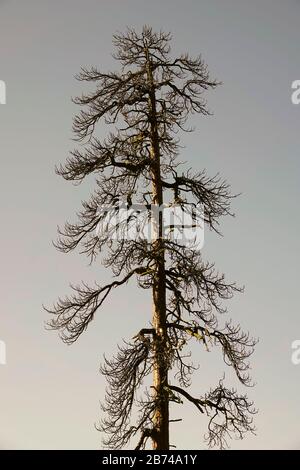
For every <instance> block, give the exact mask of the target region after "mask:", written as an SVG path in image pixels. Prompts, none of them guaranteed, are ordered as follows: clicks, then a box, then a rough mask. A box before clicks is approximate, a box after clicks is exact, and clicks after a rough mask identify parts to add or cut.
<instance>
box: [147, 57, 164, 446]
mask: <svg viewBox="0 0 300 470" xmlns="http://www.w3.org/2000/svg"><path fill="white" fill-rule="evenodd" d="M146 55H147V79H148V84H149V87H150V92H149V111H150V113H149V114H150V122H151V159H152V165H151V178H152V204H153V205H154V206H155V207H156V208H159V207H160V206H162V204H163V190H162V183H161V172H160V149H159V136H158V129H157V115H156V99H155V87H154V80H153V72H152V67H151V62H150V59H149V55H148V54H147V51H146ZM157 215H158V217H157V220H156V222H157V223H156V224H155V225H156V232H157V233H156V236H155V239H154V241H153V250H154V252H155V253H156V273H155V277H154V283H153V291H152V295H153V320H152V321H153V328H154V329H155V336H154V374H153V387H154V399H155V400H156V409H155V414H154V419H153V425H154V432H153V435H152V442H153V449H157V450H167V449H169V397H168V388H167V386H168V369H169V366H168V357H167V328H166V273H165V254H164V246H163V239H162V236H163V233H162V228H163V227H162V212H161V211H159V212H158V214H157V212H156V214H155V217H156V216H157Z"/></svg>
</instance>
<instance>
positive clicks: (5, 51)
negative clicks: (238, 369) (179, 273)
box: [0, 0, 300, 449]
mask: <svg viewBox="0 0 300 470" xmlns="http://www.w3.org/2000/svg"><path fill="white" fill-rule="evenodd" d="M299 22H300V1H298V0H297V1H296V0H287V1H285V2H283V1H279V0H252V1H251V2H249V1H246V0H242V1H240V0H209V1H208V0H207V1H204V0H201V1H199V0H198V1H196V0H194V1H191V0H186V1H184V2H182V1H179V0H175V1H174V0H172V1H171V0H167V1H166V0H165V1H161V0H160V1H157V0H152V1H151V2H148V1H145V0H143V1H141V0H139V1H137V0H134V1H133V0H127V1H124V0H122V1H121V0H119V1H117V0H112V1H108V0H107V1H96V0H86V1H85V2H82V1H79V0H72V1H71V0H63V1H60V2H53V1H50V0H42V1H38V0H27V1H26V2H24V1H21V0H19V1H17V0H6V1H0V80H4V81H5V82H6V85H7V104H6V105H0V136H1V141H0V142H1V147H0V152H1V173H0V180H1V186H0V187H1V199H0V206H1V217H2V224H1V227H2V230H1V245H0V250H1V313H0V340H3V341H5V342H6V347H7V365H5V366H3V365H0V446H2V448H5V449H30V448H33V449H38V448H44V449H47V448H49V449H54V448H57V449H58V448H62V449H64V448H70V449H76V448H87V449H89V448H91V449H93V448H98V447H99V445H100V435H99V433H98V432H96V431H95V429H94V423H96V422H97V420H98V418H99V416H100V408H99V400H100V399H101V398H103V396H104V388H105V382H104V380H103V378H102V377H101V376H100V375H99V374H98V368H99V363H100V362H101V358H102V355H103V353H104V352H106V353H108V354H110V353H112V352H113V351H114V350H115V347H116V343H117V342H120V341H121V339H122V338H123V337H124V338H126V337H129V338H130V337H132V336H133V335H134V334H135V333H136V332H137V331H138V330H139V329H140V328H141V327H142V326H144V325H145V324H146V323H147V321H148V319H149V317H150V308H151V307H150V297H149V294H148V293H147V292H144V291H142V292H140V291H139V290H138V289H136V286H135V285H134V284H132V285H130V287H128V288H121V289H120V290H119V291H118V293H117V294H116V295H114V296H112V297H111V299H110V300H109V301H108V302H107V303H106V305H105V307H104V308H103V309H102V311H101V312H100V311H99V312H98V314H97V318H96V319H95V321H94V322H93V323H92V324H91V325H90V328H89V329H88V331H87V332H86V333H85V334H84V335H83V336H82V337H81V339H80V340H79V341H78V343H77V344H75V345H74V346H72V347H67V346H65V345H64V344H63V343H62V342H61V341H60V340H59V339H58V336H57V334H56V333H55V332H47V331H45V329H44V322H45V320H46V319H47V315H46V314H45V312H44V311H43V310H42V308H41V304H42V303H45V304H48V305H49V304H51V303H52V301H54V300H55V299H56V298H57V296H58V295H59V294H61V295H64V294H65V293H67V292H68V284H69V282H70V281H73V282H77V281H80V280H81V279H84V280H86V281H93V280H94V279H97V280H98V281H103V282H105V281H108V280H109V279H110V272H108V271H105V270H104V269H102V268H101V267H99V266H94V267H92V268H90V267H89V266H88V262H87V260H86V259H85V258H84V257H82V256H80V255H77V254H71V255H68V256H67V255H62V254H60V253H58V252H56V251H55V249H54V248H53V247H52V245H51V240H52V239H55V236H56V226H57V224H62V223H63V222H64V220H65V219H72V217H73V216H74V213H75V211H76V210H77V209H78V208H79V207H80V202H81V200H82V199H85V198H86V197H87V196H88V195H89V194H90V192H91V191H92V188H93V179H92V178H91V179H89V180H88V181H86V182H85V183H84V184H83V185H81V186H79V187H74V186H72V184H68V183H67V182H65V181H64V180H63V179H61V178H59V177H57V176H56V175H55V174H54V166H55V164H56V163H58V162H63V161H64V160H65V158H66V157H67V155H68V151H69V150H71V149H72V148H73V145H74V143H73V142H72V141H71V140H70V139H71V137H72V134H71V123H72V117H73V114H74V112H75V111H76V109H77V108H76V107H75V106H74V105H73V104H72V103H71V101H70V97H71V96H76V95H77V94H80V93H81V91H82V86H83V84H80V83H78V82H76V81H75V80H74V78H73V77H74V75H75V74H76V73H77V72H78V70H79V68H80V67H81V66H82V65H87V66H89V65H96V66H98V67H100V68H101V69H102V70H104V71H105V70H107V69H115V68H116V67H118V64H115V63H114V62H113V59H112V57H111V52H112V45H111V38H112V34H113V33H114V32H115V31H117V30H119V31H122V30H124V29H125V27H126V26H127V25H128V26H131V27H136V28H141V27H142V25H143V24H144V23H147V24H149V25H151V26H152V27H153V28H154V29H163V30H165V31H171V32H172V33H173V37H174V39H173V53H174V54H176V53H180V52H185V51H189V52H190V53H191V54H192V55H193V54H194V55H197V54H198V53H202V55H203V57H204V59H205V60H206V62H207V63H208V66H209V69H210V71H211V74H212V76H215V77H216V78H218V79H219V80H221V81H222V82H223V85H222V87H219V88H218V89H217V90H216V91H214V92H210V93H209V95H208V100H209V107H210V108H211V109H212V110H213V111H214V116H213V117H211V118H201V117H199V118H197V119H196V120H195V125H196V132H194V134H192V135H186V136H185V137H184V143H185V144H186V149H185V150H184V157H185V159H188V160H189V163H190V166H193V167H194V168H195V169H198V170H201V169H202V168H206V169H207V171H208V173H209V174H211V175H213V174H215V173H216V172H220V173H221V175H222V176H224V177H226V178H227V179H228V181H229V182H230V183H231V184H232V187H233V190H234V192H242V195H241V196H240V197H239V198H238V199H237V200H235V203H234V210H235V212H236V218H235V219H230V220H224V221H223V225H222V228H223V234H224V238H217V237H215V236H208V237H207V238H206V244H205V249H204V252H205V256H207V258H208V259H210V260H215V261H216V264H217V266H218V267H219V268H220V270H222V271H224V272H225V273H226V274H227V277H228V279H233V280H237V281H238V282H240V283H241V284H245V286H246V290H245V294H244V295H239V296H237V297H236V298H235V299H234V300H232V301H231V302H230V303H229V304H228V307H229V314H228V316H230V317H232V318H233V319H234V320H235V321H237V322H241V324H242V326H243V328H244V329H246V330H250V332H251V333H252V334H253V335H254V336H256V337H259V338H260V343H259V345H258V346H257V348H256V353H255V355H254V356H253V359H252V366H253V378H254V380H255V382H256V383H257V385H256V387H255V388H253V389H250V390H248V393H249V396H250V397H251V398H252V399H254V400H255V402H256V405H257V407H258V408H259V414H258V415H257V418H256V425H257V428H258V431H257V436H248V437H246V438H245V439H244V440H243V441H232V442H231V448H233V449H247V448H268V449H278V448H292V449H295V448H300V435H299V422H300V406H299V395H300V365H298V366H296V365H293V364H292V362H291V353H292V350H291V343H292V341H293V340H295V339H300V317H299V286H298V280H299V275H298V266H299V247H298V238H299V235H298V234H299V225H300V223H299V209H298V200H299V195H300V189H299V187H300V186H299V170H300V164H299V157H298V152H299V121H300V105H298V106H296V105H293V104H292V103H291V98H290V96H291V83H292V81H294V80H296V79H300V56H299V43H300V29H299ZM147 307H148V308H147ZM193 353H194V355H195V357H197V359H198V358H199V362H200V365H201V367H200V370H199V371H198V373H197V374H196V375H195V376H194V382H193V387H192V390H193V391H194V392H195V394H197V391H199V392H200V393H202V392H203V391H205V388H206V387H207V386H210V385H215V384H216V383H217V381H218V379H219V377H220V376H221V375H222V373H223V371H224V370H225V371H226V377H227V383H229V384H231V383H232V384H234V385H235V384H236V382H235V380H234V378H233V376H232V374H231V372H230V370H228V368H226V367H225V366H224V365H223V364H222V362H221V359H220V360H217V355H215V354H214V353H212V352H211V353H206V352H205V351H204V350H202V349H201V348H200V346H199V347H198V348H195V349H194V350H193ZM239 389H240V390H241V391H242V388H241V387H239ZM180 416H183V417H184V421H183V423H181V424H173V425H172V431H171V441H172V443H173V444H176V445H177V446H178V448H193V449H197V448H202V447H203V440H202V435H203V433H204V431H205V421H204V420H203V419H202V417H201V416H197V415H196V413H195V410H194V409H193V408H192V407H190V406H189V405H186V407H185V408H184V409H182V408H180V407H177V408H176V410H174V415H173V417H174V418H176V417H180Z"/></svg>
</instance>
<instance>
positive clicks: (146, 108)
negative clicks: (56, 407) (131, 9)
mask: <svg viewBox="0 0 300 470" xmlns="http://www.w3.org/2000/svg"><path fill="white" fill-rule="evenodd" d="M170 39H171V36H170V34H165V33H164V32H160V33H155V32H153V31H152V29H151V28H150V27H147V26H145V27H144V28H143V30H142V33H141V34H138V33H137V32H135V31H134V30H131V29H128V30H127V32H126V33H125V34H117V35H115V36H114V44H115V46H116V53H115V55H114V57H115V59H116V60H118V61H119V62H120V63H121V70H120V72H108V73H103V72H100V71H98V69H96V68H93V67H92V68H91V69H85V68H83V69H82V70H81V72H80V74H79V76H78V77H77V78H78V80H80V81H86V82H92V84H94V85H95V89H94V91H92V92H90V93H87V94H84V95H82V96H81V97H79V98H76V99H75V100H74V101H75V103H77V104H79V105H80V106H82V109H81V111H80V112H79V114H78V115H77V116H76V117H75V119H74V125H73V129H74V133H75V136H76V139H78V141H83V142H84V146H80V148H79V149H76V150H74V151H73V152H71V156H70V157H69V158H68V159H67V161H66V163H65V164H64V165H62V166H60V167H59V168H57V173H58V174H59V175H61V176H62V177H63V178H65V179H66V180H71V181H77V182H81V181H82V180H83V179H84V178H85V177H86V176H87V175H89V174H91V173H94V174H95V175H96V177H97V179H96V185H97V186H96V189H95V192H94V194H93V195H92V197H91V199H90V200H88V201H86V202H84V203H83V207H82V210H81V211H80V213H79V214H78V221H77V222H76V223H75V224H72V223H66V225H65V227H64V229H63V230H59V239H58V242H57V247H58V249H59V250H61V251H63V252H70V251H72V250H74V249H76V248H77V247H79V246H80V247H81V251H82V252H83V253H85V254H86V255H87V256H88V257H89V258H90V260H91V262H92V261H94V260H95V258H96V257H97V256H99V254H101V255H102V254H103V251H104V249H105V256H104V257H103V258H102V260H103V263H104V265H105V266H106V267H110V268H111V269H112V272H113V275H114V280H113V281H112V282H111V283H108V284H106V285H102V284H101V285H99V284H96V285H95V286H93V287H90V286H88V285H87V284H85V283H83V284H82V285H78V286H73V294H72V295H70V296H67V297H66V298H64V299H59V300H58V302H57V303H56V304H55V305H54V307H53V308H50V309H47V311H48V312H50V313H51V314H53V317H52V320H51V321H50V322H49V324H50V327H51V328H54V329H57V330H60V334H61V337H62V339H63V341H65V342H66V343H69V344H70V343H74V342H75V341H76V340H77V339H78V338H79V336H80V335H81V334H82V333H83V332H84V330H85V329H86V328H87V327H88V325H89V323H90V321H91V320H92V319H93V318H94V315H95V314H96V312H97V311H98V310H99V308H100V307H102V304H103V302H104V300H105V299H106V298H107V297H108V296H109V295H110V294H112V293H113V291H114V290H115V289H116V288H117V287H119V286H121V285H123V284H126V283H127V282H128V281H130V279H132V278H137V280H138V285H139V286H140V287H141V288H143V289H151V291H152V301H153V313H152V320H151V322H150V324H149V328H143V329H141V330H140V331H139V333H138V334H137V335H136V336H134V338H133V339H132V340H131V341H130V342H125V343H124V344H123V345H122V346H121V347H119V350H118V353H117V354H116V356H115V357H114V358H113V359H105V363H104V365H103V366H102V368H101V371H102V373H103V374H104V375H105V376H106V378H107V381H108V389H107V393H106V399H105V402H104V404H103V405H102V409H103V411H104V412H105V413H104V416H105V418H104V419H103V420H102V422H101V425H100V429H101V430H102V431H103V432H104V445H105V446H107V447H108V448H113V449H118V448H123V447H124V446H126V445H127V444H128V443H129V442H130V441H131V439H132V438H133V437H136V449H143V448H145V446H146V445H147V441H148V440H149V439H150V440H151V441H152V445H153V448H154V449H159V450H161V449H169V446H170V443H169V424H170V422H172V421H177V420H172V419H170V416H169V405H170V402H175V403H182V402H183V401H188V402H191V403H192V404H193V405H194V406H195V407H196V409H197V410H198V411H199V412H200V413H201V414H203V415H206V416H207V417H208V434H207V436H206V439H207V441H208V445H209V446H219V447H220V448H223V447H225V446H226V444H227V439H228V437H231V436H232V435H235V436H237V437H238V438H242V437H243V435H244V433H246V432H247V431H250V432H253V431H254V427H253V416H252V415H253V414H254V413H255V412H256V411H255V409H254V407H253V403H252V402H250V401H249V400H248V398H247V396H246V395H239V394H238V393H237V391H236V390H235V389H231V388H226V386H225V385H224V379H222V380H220V381H219V383H218V385H217V387H216V388H215V389H211V390H209V391H208V392H206V393H202V394H200V395H195V396H194V395H192V394H190V392H189V391H188V390H189V388H190V386H191V375H192V373H193V372H194V371H195V369H196V367H195V366H194V365H193V363H192V362H191V361H190V360H189V357H190V354H189V353H188V351H186V349H187V348H188V343H189V341H190V340H196V341H198V342H199V344H200V345H201V344H202V345H203V346H204V349H205V348H207V346H208V345H210V347H213V346H220V348H221V350H222V353H223V358H224V361H225V363H226V364H228V365H229V366H231V367H232V368H233V369H234V371H235V373H236V375H237V377H238V379H239V381H240V382H241V383H242V384H243V385H250V384H251V381H250V377H249V374H248V370H249V363H248V358H249V356H250V355H251V353H252V352H253V348H254V346H255V340H253V339H251V338H250V337H249V335H248V334H246V333H244V332H243V331H242V330H241V328H240V326H239V325H237V326H234V325H233V324H232V323H231V322H225V324H224V323H221V322H220V318H219V314H222V313H225V311H226V308H224V307H223V306H222V301H224V300H227V299H230V298H231V297H232V296H233V294H234V293H235V292H241V290H242V289H241V288H239V287H238V286H237V285H236V284H235V283H227V282H226V281H225V277H224V275H223V274H220V273H219V272H218V271H217V270H216V269H215V266H214V264H213V263H210V262H207V261H205V260H204V259H203V256H202V253H201V251H200V250H199V249H197V247H196V246H192V245H189V244H187V245H185V244H184V243H181V242H180V241H179V240H178V239H177V238H176V237H172V236H165V230H164V219H163V215H162V212H161V211H159V215H158V216H156V217H154V216H153V213H152V211H151V208H153V207H163V204H166V202H167V204H168V205H169V207H175V206H176V207H179V208H180V209H181V210H182V211H183V212H184V210H185V208H186V207H187V206H188V205H191V204H192V207H193V208H194V209H197V207H199V206H200V205H202V206H204V213H203V222H204V223H205V225H206V226H207V227H208V228H209V229H211V230H213V231H215V232H216V233H218V234H219V233H220V230H219V219H220V217H222V216H226V215H232V213H231V210H230V203H231V199H232V198H233V197H234V196H233V195H232V194H231V192H230V188H229V185H228V184H227V183H226V182H225V181H223V180H222V179H221V178H220V177H219V176H215V177H209V176H208V175H207V174H206V172H205V171H201V172H198V173H193V171H192V170H191V169H188V170H184V166H183V165H182V164H181V163H180V162H179V160H178V157H179V153H180V144H179V134H180V132H181V131H183V132H189V131H191V129H190V128H189V127H188V126H187V119H188V117H189V116H190V115H191V114H193V113H196V114H201V115H204V116H207V115H209V114H210V112H209V110H208V109H207V105H206V101H205V99H204V97H203V94H204V92H205V91H206V90H208V89H214V88H215V87H216V86H217V85H218V83H217V82H216V81H215V80H212V79H211V78H210V76H209V72H208V70H207V66H206V65H205V63H204V62H203V60H202V58H201V57H197V58H195V59H193V58H191V57H190V56H189V55H188V54H183V55H181V56H180V57H178V58H176V59H174V58H172V57H171V55H170ZM101 122H102V123H103V125H107V126H108V127H109V128H110V127H111V126H112V127H113V129H114V130H113V132H109V133H108V135H107V138H106V139H104V140H100V139H99V138H98V137H97V136H96V126H97V125H98V124H99V123H101ZM121 200H126V208H127V210H128V214H129V215H128V217H127V218H126V219H124V220H121V221H119V222H118V224H117V226H116V225H113V224H106V225H107V226H106V230H104V229H103V224H104V222H105V221H107V214H108V213H109V210H110V209H109V208H112V209H111V211H112V213H113V214H114V215H116V214H117V209H116V208H117V207H118V206H117V204H118V203H119V202H120V201H121ZM135 204H144V205H145V207H146V209H147V214H148V217H149V220H151V223H152V227H153V234H154V236H153V237H152V239H151V240H148V239H146V238H143V237H131V239H130V238H129V239H128V237H127V238H126V237H125V236H124V237H123V236H119V237H113V236H112V235H113V232H114V231H117V230H119V229H120V226H121V225H122V224H123V225H124V224H125V226H126V225H127V226H128V224H129V223H131V222H133V223H137V219H138V218H137V215H136V213H135V212H134V211H132V212H130V208H132V207H134V205H135ZM103 207H104V208H106V209H105V210H102V209H103ZM149 214H150V215H149ZM112 219H113V218H111V220H112ZM101 224H102V225H101ZM99 227H102V229H101V230H100V232H99ZM123 228H124V227H123ZM172 228H173V229H174V226H171V229H172ZM171 229H170V232H169V234H170V233H171V232H172V230H171ZM151 374H152V375H153V384H152V386H149V387H147V385H145V380H144V379H145V378H146V377H148V376H149V375H150V377H151ZM142 392H143V393H142ZM135 409H138V413H137V418H136V420H135V422H134V424H133V422H132V421H133V419H132V414H133V410H135Z"/></svg>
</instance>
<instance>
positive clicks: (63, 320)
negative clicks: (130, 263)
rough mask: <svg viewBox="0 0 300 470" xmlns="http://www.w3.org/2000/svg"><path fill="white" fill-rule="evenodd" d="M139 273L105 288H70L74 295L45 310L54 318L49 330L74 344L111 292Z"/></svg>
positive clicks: (49, 324) (131, 273) (82, 286)
mask: <svg viewBox="0 0 300 470" xmlns="http://www.w3.org/2000/svg"><path fill="white" fill-rule="evenodd" d="M138 271H139V268H136V269H134V270H133V271H131V272H129V273H128V274H127V275H126V276H125V277H124V278H123V279H120V280H115V281H113V282H111V283H110V284H107V285H106V286H103V287H100V286H99V285H96V287H95V288H92V287H89V286H88V285H87V284H85V283H83V284H82V285H81V286H80V285H77V286H71V287H72V289H73V290H74V291H75V294H73V295H72V296H68V297H66V298H65V299H61V298H59V299H58V301H57V303H56V304H55V305H54V306H53V308H46V307H44V308H45V310H46V311H47V312H48V313H51V314H52V315H54V318H53V319H52V320H50V321H49V322H48V326H49V327H50V329H55V330H60V335H61V338H62V340H63V341H64V342H65V343H67V344H71V343H74V342H75V341H76V340H77V339H78V338H79V336H80V335H81V334H82V333H83V331H84V330H86V328H87V327H88V325H89V323H90V322H91V321H92V320H93V318H94V315H95V313H96V311H97V310H98V309H99V308H100V307H101V305H102V304H103V302H104V301H105V299H106V298H107V296H108V295H109V294H110V292H111V290H112V289H114V288H115V287H119V286H121V285H123V284H125V283H126V282H128V280H129V279H130V278H131V277H132V276H133V275H134V274H135V273H137V272H138Z"/></svg>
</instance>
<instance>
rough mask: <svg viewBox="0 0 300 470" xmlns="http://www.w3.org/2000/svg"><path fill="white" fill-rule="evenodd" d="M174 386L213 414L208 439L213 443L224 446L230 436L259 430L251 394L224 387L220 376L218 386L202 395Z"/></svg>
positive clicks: (205, 410)
mask: <svg viewBox="0 0 300 470" xmlns="http://www.w3.org/2000/svg"><path fill="white" fill-rule="evenodd" d="M169 388H170V389H171V390H174V391H175V392H177V393H179V394H180V395H182V396H183V397H185V398H186V399H187V400H188V401H190V402H191V403H193V404H194V405H195V406H196V408H197V409H198V410H199V411H200V412H201V413H203V412H205V413H206V415H207V416H208V417H209V424H208V434H207V436H206V440H207V442H208V445H209V446H210V447H213V446H217V447H219V448H220V449H224V448H226V447H227V446H228V443H227V439H228V438H232V437H234V436H236V437H238V438H239V439H242V438H243V435H244V434H245V433H246V432H252V433H254V432H255V427H254V426H253V415H254V414H255V413H256V412H257V411H256V409H255V408H254V406H253V402H251V401H249V400H248V397H247V395H238V393H237V392H236V390H235V389H228V388H226V387H224V385H223V381H222V380H220V382H219V385H218V387H216V388H215V389H211V390H210V391H209V392H208V393H206V394H205V395H204V396H203V397H201V398H195V397H193V396H192V395H190V394H189V393H188V392H186V390H183V389H182V388H180V387H177V386H174V385H169Z"/></svg>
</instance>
